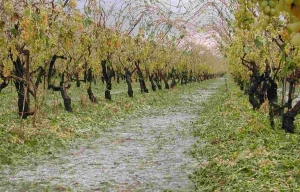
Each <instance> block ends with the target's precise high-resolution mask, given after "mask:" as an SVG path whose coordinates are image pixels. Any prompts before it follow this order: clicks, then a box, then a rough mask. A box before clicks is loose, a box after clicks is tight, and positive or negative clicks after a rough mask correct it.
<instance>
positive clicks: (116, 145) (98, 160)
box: [0, 79, 224, 191]
mask: <svg viewBox="0 0 300 192" xmlns="http://www.w3.org/2000/svg"><path fill="white" fill-rule="evenodd" d="M221 85H224V80H223V79H217V80H215V81H213V82H212V83H211V84H210V85H209V86H208V87H207V88H206V89H198V90H196V91H195V92H194V93H193V94H192V95H182V97H181V105H178V106H176V107H172V108H167V109H164V110H162V111H157V110H156V109H151V107H149V109H148V111H147V112H146V114H145V116H143V117H142V118H141V117H138V118H131V119H126V120H123V121H120V122H118V123H117V125H116V126H115V127H112V128H111V129H109V130H108V131H107V132H104V133H103V134H102V136H100V138H98V139H96V140H92V141H86V142H85V143H83V144H81V145H80V147H78V148H77V149H73V150H71V151H67V152H65V153H63V154H57V155H55V158H53V157H52V158H45V159H44V160H39V161H38V163H33V164H32V165H28V166H26V167H18V169H9V168H7V169H5V170H3V171H1V172H0V174H1V176H0V191H6V190H7V191H22V190H24V191H27V190H30V191H40V190H41V189H49V190H50V191H52V190H57V191H65V190H71V191H164V190H172V191H193V190H194V188H193V183H192V182H191V181H190V180H189V179H188V175H189V174H190V173H191V172H192V171H193V170H194V169H195V167H196V166H197V165H198V162H197V161H195V160H194V159H192V158H191V157H190V156H189V155H188V154H187V152H188V149H189V148H190V147H191V145H192V144H193V143H195V142H196V139H195V138H194V137H193V136H192V134H191V129H192V125H193V121H196V118H197V115H198V114H199V113H201V105H200V104H201V103H202V102H204V101H206V100H207V98H208V97H209V96H210V95H211V94H213V93H214V92H215V89H216V88H217V87H218V86H221Z"/></svg>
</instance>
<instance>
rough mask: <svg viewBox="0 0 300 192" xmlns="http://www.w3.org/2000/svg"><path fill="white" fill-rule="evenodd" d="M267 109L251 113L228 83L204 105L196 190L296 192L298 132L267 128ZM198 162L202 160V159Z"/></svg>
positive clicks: (240, 94)
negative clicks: (292, 132)
mask: <svg viewBox="0 0 300 192" xmlns="http://www.w3.org/2000/svg"><path fill="white" fill-rule="evenodd" d="M266 111H267V104H266V105H265V106H262V108H261V109H260V110H259V111H253V110H252V108H251V106H250V104H249V102H248V98H247V96H246V95H244V94H243V92H242V91H240V90H239V89H238V87H237V86H236V85H235V84H234V83H233V82H231V81H229V82H228V90H227V91H226V90H225V88H224V87H223V88H221V89H220V90H218V93H217V94H215V95H214V96H212V97H211V98H210V100H209V102H207V103H206V104H205V107H204V111H203V112H202V113H201V116H200V117H199V120H198V121H197V123H196V124H195V128H194V134H195V136H197V137H199V140H200V141H205V144H204V146H203V145H201V147H199V145H195V146H193V150H192V155H193V156H194V157H195V158H197V159H199V161H201V163H200V165H199V167H198V168H197V170H196V171H195V172H194V173H193V174H192V175H191V179H192V180H193V182H194V183H195V185H196V187H197V190H198V191H300V145H299V143H300V133H299V132H300V131H299V119H297V120H296V124H297V126H298V128H297V130H296V134H287V133H285V132H284V131H283V130H281V129H280V126H281V125H280V119H278V120H277V122H276V125H277V127H276V129H274V130H273V129H271V128H270V126H269V120H268V115H267V114H268V113H266ZM203 158H204V159H205V160H203Z"/></svg>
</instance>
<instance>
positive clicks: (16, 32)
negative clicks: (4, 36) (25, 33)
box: [9, 27, 19, 36]
mask: <svg viewBox="0 0 300 192" xmlns="http://www.w3.org/2000/svg"><path fill="white" fill-rule="evenodd" d="M9 31H10V32H11V34H13V35H14V36H17V35H19V31H18V30H17V29H16V28H14V27H13V28H11V29H10V30H9Z"/></svg>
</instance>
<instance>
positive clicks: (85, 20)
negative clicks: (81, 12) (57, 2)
mask: <svg viewBox="0 0 300 192" xmlns="http://www.w3.org/2000/svg"><path fill="white" fill-rule="evenodd" d="M92 23H93V22H92V20H91V19H90V18H89V17H86V18H85V19H84V20H83V21H82V24H83V26H84V27H87V26H89V25H91V24H92Z"/></svg>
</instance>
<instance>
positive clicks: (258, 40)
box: [254, 36, 263, 48]
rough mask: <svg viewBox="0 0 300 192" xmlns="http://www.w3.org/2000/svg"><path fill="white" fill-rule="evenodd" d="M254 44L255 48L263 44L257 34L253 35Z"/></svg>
mask: <svg viewBox="0 0 300 192" xmlns="http://www.w3.org/2000/svg"><path fill="white" fill-rule="evenodd" d="M254 44H255V46H256V47H257V48H260V47H261V46H262V45H263V42H262V40H261V38H260V37H259V36H256V37H255V39H254Z"/></svg>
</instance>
